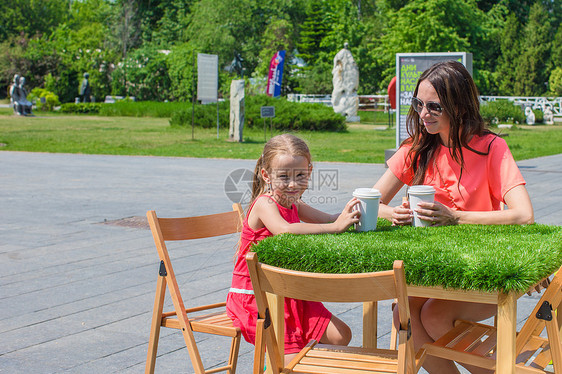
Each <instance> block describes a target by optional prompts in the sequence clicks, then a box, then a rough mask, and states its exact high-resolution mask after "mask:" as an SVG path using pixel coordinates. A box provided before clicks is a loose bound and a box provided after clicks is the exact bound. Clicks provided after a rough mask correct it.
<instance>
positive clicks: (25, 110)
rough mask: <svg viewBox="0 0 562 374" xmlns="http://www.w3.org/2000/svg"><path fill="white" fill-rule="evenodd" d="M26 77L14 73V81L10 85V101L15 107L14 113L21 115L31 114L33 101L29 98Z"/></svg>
mask: <svg viewBox="0 0 562 374" xmlns="http://www.w3.org/2000/svg"><path fill="white" fill-rule="evenodd" d="M24 86H25V78H24V77H20V76H19V75H18V74H16V75H14V83H13V84H12V86H11V87H10V101H11V102H12V106H13V108H14V113H15V114H17V115H19V116H27V115H31V114H32V113H31V106H32V105H33V104H31V102H30V101H29V100H27V90H26V89H25V87H24Z"/></svg>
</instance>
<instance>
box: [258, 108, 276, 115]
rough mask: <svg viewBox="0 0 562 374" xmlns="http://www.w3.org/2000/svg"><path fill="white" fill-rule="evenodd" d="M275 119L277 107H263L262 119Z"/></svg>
mask: <svg viewBox="0 0 562 374" xmlns="http://www.w3.org/2000/svg"><path fill="white" fill-rule="evenodd" d="M274 117H275V107H274V106H262V107H261V118H274Z"/></svg>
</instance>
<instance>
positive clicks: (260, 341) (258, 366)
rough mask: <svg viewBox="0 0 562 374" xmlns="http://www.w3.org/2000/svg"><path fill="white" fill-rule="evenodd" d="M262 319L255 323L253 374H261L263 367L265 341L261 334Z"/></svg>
mask: <svg viewBox="0 0 562 374" xmlns="http://www.w3.org/2000/svg"><path fill="white" fill-rule="evenodd" d="M263 323H264V320H263V319H261V318H260V319H258V320H257V322H256V346H255V351H254V371H253V373H254V374H263V365H264V359H265V357H264V356H265V341H264V336H263V335H264V332H263Z"/></svg>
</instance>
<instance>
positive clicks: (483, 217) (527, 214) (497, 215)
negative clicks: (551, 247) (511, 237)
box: [418, 185, 535, 226]
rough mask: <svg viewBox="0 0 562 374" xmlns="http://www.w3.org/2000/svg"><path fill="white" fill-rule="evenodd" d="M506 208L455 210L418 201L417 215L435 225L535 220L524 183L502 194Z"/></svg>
mask: <svg viewBox="0 0 562 374" xmlns="http://www.w3.org/2000/svg"><path fill="white" fill-rule="evenodd" d="M504 201H505V203H506V205H507V207H508V209H506V210H495V211H491V212H465V211H455V210H453V209H451V208H448V207H446V206H444V205H443V204H440V203H420V204H419V206H420V209H419V210H418V216H419V217H420V218H423V219H427V220H429V221H432V222H435V225H439V226H440V225H455V224H469V223H472V224H481V225H524V224H530V223H533V222H535V217H534V214H533V205H532V204H531V199H530V198H529V193H528V192H527V189H526V188H525V186H524V185H519V186H515V187H513V188H512V189H511V190H509V191H507V193H506V194H505V195H504ZM422 215H423V217H422Z"/></svg>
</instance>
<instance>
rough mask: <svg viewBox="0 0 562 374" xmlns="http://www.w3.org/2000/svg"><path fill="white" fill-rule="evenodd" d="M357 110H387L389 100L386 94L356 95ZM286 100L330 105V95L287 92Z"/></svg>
mask: <svg viewBox="0 0 562 374" xmlns="http://www.w3.org/2000/svg"><path fill="white" fill-rule="evenodd" d="M358 98H359V110H369V111H378V110H380V111H384V112H388V109H389V108H390V100H389V99H388V95H358ZM287 100H289V101H292V102H295V103H320V104H324V105H326V106H330V107H331V106H332V95H330V94H325V95H308V94H288V95H287Z"/></svg>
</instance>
